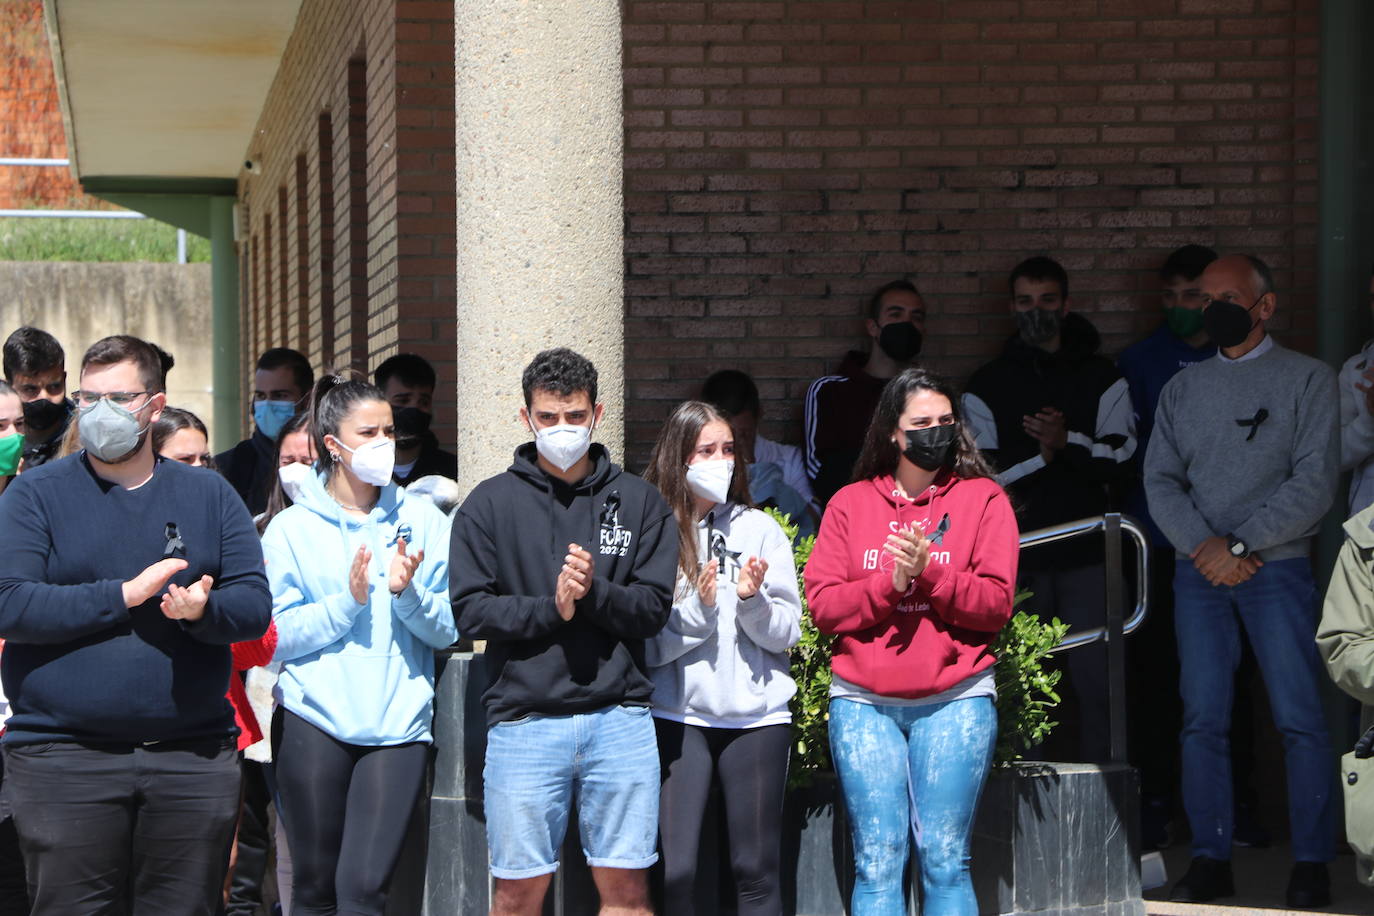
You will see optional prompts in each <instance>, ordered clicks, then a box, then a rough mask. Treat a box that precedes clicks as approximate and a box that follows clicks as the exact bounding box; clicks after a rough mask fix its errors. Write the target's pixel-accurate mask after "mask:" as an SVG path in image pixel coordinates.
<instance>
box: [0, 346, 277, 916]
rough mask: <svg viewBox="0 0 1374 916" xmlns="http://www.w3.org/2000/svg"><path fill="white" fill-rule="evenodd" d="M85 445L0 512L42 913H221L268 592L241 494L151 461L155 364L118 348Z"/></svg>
mask: <svg viewBox="0 0 1374 916" xmlns="http://www.w3.org/2000/svg"><path fill="white" fill-rule="evenodd" d="M74 395H75V401H76V403H77V406H78V415H77V421H76V422H77V423H78V429H79V432H80V435H81V444H82V446H83V447H84V450H83V451H82V452H81V453H80V454H79V455H75V456H72V457H70V458H67V459H65V460H62V461H55V462H50V463H49V464H47V465H45V466H43V467H40V468H37V469H36V470H33V471H26V472H25V473H24V474H22V475H21V476H20V477H19V478H17V479H16V480H15V482H14V483H13V484H12V485H11V486H10V487H9V489H7V490H6V492H5V495H4V498H3V499H0V556H3V557H4V558H5V562H4V564H3V566H0V639H4V640H5V641H6V642H5V651H4V654H3V656H0V674H3V679H4V687H5V694H6V696H7V697H8V699H9V701H10V704H11V708H12V710H13V715H12V716H11V718H10V720H9V725H8V728H7V730H6V732H5V736H4V740H3V753H4V757H5V782H6V792H7V794H8V800H9V802H10V806H11V808H12V811H13V817H14V824H15V828H16V830H17V832H18V835H19V844H20V848H21V849H22V850H23V854H24V860H25V863H26V867H27V870H28V879H29V880H28V883H29V888H30V890H31V892H32V894H33V904H32V905H33V909H32V912H33V913H34V914H58V913H63V914H66V913H94V912H102V913H104V912H135V913H139V912H203V913H210V912H214V911H215V909H216V907H217V905H218V902H219V896H220V888H221V887H222V885H223V878H224V866H225V861H224V851H225V850H226V849H227V848H228V842H229V839H230V837H231V836H232V834H233V829H234V821H235V818H236V816H237V813H238V803H239V769H238V757H237V753H236V750H235V734H236V729H235V725H234V716H233V713H232V712H231V710H230V707H229V704H228V702H227V701H226V700H225V696H224V693H225V685H226V684H227V683H228V681H229V673H230V666H231V655H230V648H229V647H230V645H231V644H232V643H235V642H239V641H242V640H247V639H254V638H256V637H258V636H261V635H262V633H263V632H264V631H265V630H266V629H267V625H268V622H269V620H270V618H271V609H272V598H271V595H270V593H269V592H268V589H267V580H266V577H265V575H264V574H263V559H262V548H261V547H260V546H259V542H258V537H257V533H256V531H255V530H254V527H253V522H252V519H251V518H249V515H248V512H247V510H246V509H245V508H244V506H243V502H242V500H240V499H239V498H238V495H237V494H235V492H234V491H233V489H232V488H231V487H230V486H229V484H228V483H226V482H225V481H224V480H223V479H222V478H221V477H220V476H219V475H217V474H207V473H205V472H204V471H202V470H200V469H198V468H191V467H187V466H185V465H182V464H179V463H177V462H174V461H162V462H158V461H156V460H155V457H154V455H153V450H152V441H151V438H152V437H151V435H150V432H151V427H152V424H153V423H154V422H156V421H157V419H158V417H159V416H160V415H161V413H162V410H163V408H164V406H165V404H166V394H165V393H164V382H163V374H162V364H161V361H160V359H159V357H158V354H157V352H156V350H155V349H154V348H153V347H152V346H151V345H150V344H148V343H146V342H145V341H142V340H139V339H138V338H135V337H128V336H123V335H121V336H116V337H107V338H105V339H103V340H100V341H98V342H96V343H95V344H93V345H92V346H91V348H90V349H89V350H87V351H86V354H85V356H84V357H83V358H82V361H81V383H80V389H79V390H78V391H77V392H75V393H74Z"/></svg>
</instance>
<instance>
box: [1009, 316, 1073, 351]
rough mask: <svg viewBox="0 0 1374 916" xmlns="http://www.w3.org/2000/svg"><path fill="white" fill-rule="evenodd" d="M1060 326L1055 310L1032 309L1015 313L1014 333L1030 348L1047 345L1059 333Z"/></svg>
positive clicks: (1059, 319)
mask: <svg viewBox="0 0 1374 916" xmlns="http://www.w3.org/2000/svg"><path fill="white" fill-rule="evenodd" d="M1060 324H1062V321H1061V316H1060V314H1059V312H1058V311H1057V310H1052V309H1042V308H1032V309H1027V310H1026V311H1024V312H1017V313H1016V331H1017V333H1018V334H1020V335H1021V339H1022V340H1023V341H1025V342H1026V343H1028V344H1030V345H1031V346H1032V347H1035V346H1039V345H1040V344H1042V343H1048V342H1049V341H1051V340H1053V339H1054V336H1055V335H1056V334H1058V333H1059V326H1060Z"/></svg>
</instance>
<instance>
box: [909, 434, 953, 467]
mask: <svg viewBox="0 0 1374 916" xmlns="http://www.w3.org/2000/svg"><path fill="white" fill-rule="evenodd" d="M958 441H959V424H957V423H947V424H945V425H943V426H927V427H926V428H925V429H908V430H907V431H906V448H904V449H902V455H903V457H905V458H906V460H907V461H910V462H911V463H912V464H914V465H916V467H918V468H920V469H921V470H923V471H935V470H938V469H940V468H943V467H948V466H949V465H950V464H952V463H953V462H952V460H951V459H952V458H953V457H954V446H955V445H956V444H957V443H958Z"/></svg>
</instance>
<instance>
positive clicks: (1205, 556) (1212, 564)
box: [1191, 537, 1264, 586]
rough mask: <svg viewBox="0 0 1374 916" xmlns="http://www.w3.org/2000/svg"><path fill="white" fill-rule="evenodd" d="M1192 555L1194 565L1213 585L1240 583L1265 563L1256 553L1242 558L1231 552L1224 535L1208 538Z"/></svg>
mask: <svg viewBox="0 0 1374 916" xmlns="http://www.w3.org/2000/svg"><path fill="white" fill-rule="evenodd" d="M1191 556H1192V558H1193V566H1195V567H1196V568H1197V571H1198V572H1200V573H1202V576H1203V578H1205V579H1206V580H1207V581H1208V582H1210V583H1211V584H1212V585H1226V586H1231V585H1240V584H1241V583H1242V582H1244V581H1246V580H1247V579H1249V578H1250V577H1251V576H1253V575H1254V574H1255V572H1256V570H1258V569H1259V568H1260V567H1261V566H1263V565H1264V561H1263V560H1261V559H1260V558H1259V557H1257V556H1255V555H1254V554H1251V555H1250V556H1248V557H1244V558H1241V557H1238V556H1236V555H1235V554H1233V553H1231V549H1230V546H1229V545H1228V544H1227V543H1226V538H1223V537H1209V538H1207V539H1206V540H1205V541H1203V542H1202V543H1201V544H1198V545H1197V547H1195V548H1194V549H1193V552H1192V554H1191Z"/></svg>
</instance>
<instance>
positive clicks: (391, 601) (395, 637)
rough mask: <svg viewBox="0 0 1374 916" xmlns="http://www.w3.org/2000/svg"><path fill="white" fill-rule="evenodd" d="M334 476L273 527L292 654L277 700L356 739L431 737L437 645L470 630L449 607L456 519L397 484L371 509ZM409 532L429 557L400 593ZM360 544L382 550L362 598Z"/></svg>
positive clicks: (267, 545) (284, 653)
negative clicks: (331, 485)
mask: <svg viewBox="0 0 1374 916" xmlns="http://www.w3.org/2000/svg"><path fill="white" fill-rule="evenodd" d="M324 484H325V477H324V475H323V474H321V473H315V474H311V475H309V476H308V477H307V478H306V479H305V481H304V483H303V484H302V487H301V493H300V498H299V499H298V500H296V502H295V504H294V505H292V506H290V507H289V508H287V509H285V510H283V511H282V512H281V513H279V514H278V515H277V516H276V517H275V518H273V519H272V522H271V523H270V524H269V525H268V526H267V530H266V532H264V534H263V539H262V544H263V553H264V555H265V556H266V558H267V579H268V583H269V584H270V585H271V587H272V614H273V619H274V620H275V622H276V625H277V652H276V656H275V659H276V660H277V661H280V662H282V663H283V667H282V672H281V677H280V679H279V680H278V682H277V689H276V693H277V699H278V701H279V702H281V704H282V705H283V706H285V707H286V708H287V709H289V710H291V711H292V712H293V713H295V714H296V715H298V716H300V717H301V718H303V719H305V720H306V721H308V722H310V723H311V724H312V725H314V726H316V727H317V728H319V729H321V730H323V731H325V732H326V733H328V734H330V735H333V736H334V737H335V738H337V739H339V740H340V741H344V742H346V743H349V744H359V745H387V744H400V743H405V742H412V741H429V740H430V722H431V720H432V718H433V700H434V652H435V650H437V649H442V648H444V647H445V646H448V645H451V644H452V643H453V642H454V641H455V640H456V639H457V637H458V632H457V629H456V628H455V627H454V625H453V613H452V610H451V608H450V607H449V605H448V555H449V525H448V520H447V519H446V518H445V517H444V515H443V513H441V512H440V511H439V510H438V509H436V508H434V506H433V505H432V504H430V503H429V502H428V501H426V500H423V499H409V500H408V499H406V495H405V490H403V489H402V488H401V487H399V486H397V485H396V484H395V483H390V484H387V485H386V486H385V487H382V488H380V491H379V493H378V498H377V503H376V505H374V506H373V507H372V509H371V510H370V511H369V512H368V514H367V516H366V517H365V518H359V517H357V516H353V515H350V514H349V513H348V512H346V511H345V510H344V509H343V507H342V506H340V505H339V503H338V502H336V501H335V500H334V498H333V497H332V496H330V495H329V493H328V491H326V490H325V486H324ZM401 540H404V541H405V542H406V552H407V553H408V554H411V555H414V554H415V553H417V552H418V551H420V550H423V551H424V552H425V557H424V560H423V561H422V562H421V563H420V565H419V567H418V568H417V569H416V570H415V574H414V576H413V577H412V579H411V582H410V585H409V586H408V587H407V588H406V589H405V590H404V591H402V592H400V593H399V594H397V595H394V596H393V595H392V593H391V590H390V586H389V578H390V568H391V560H392V558H393V557H394V556H395V555H396V552H397V550H398V549H399V545H400V541H401ZM360 547H366V548H367V549H368V550H370V551H371V552H372V557H371V560H370V561H369V563H368V580H369V586H368V590H369V591H368V599H367V601H365V602H362V603H359V602H358V601H357V600H355V599H354V597H353V595H352V592H351V591H350V589H349V585H348V575H349V569H350V567H351V565H352V563H353V558H354V557H355V556H356V554H357V551H358V549H359V548H360Z"/></svg>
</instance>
